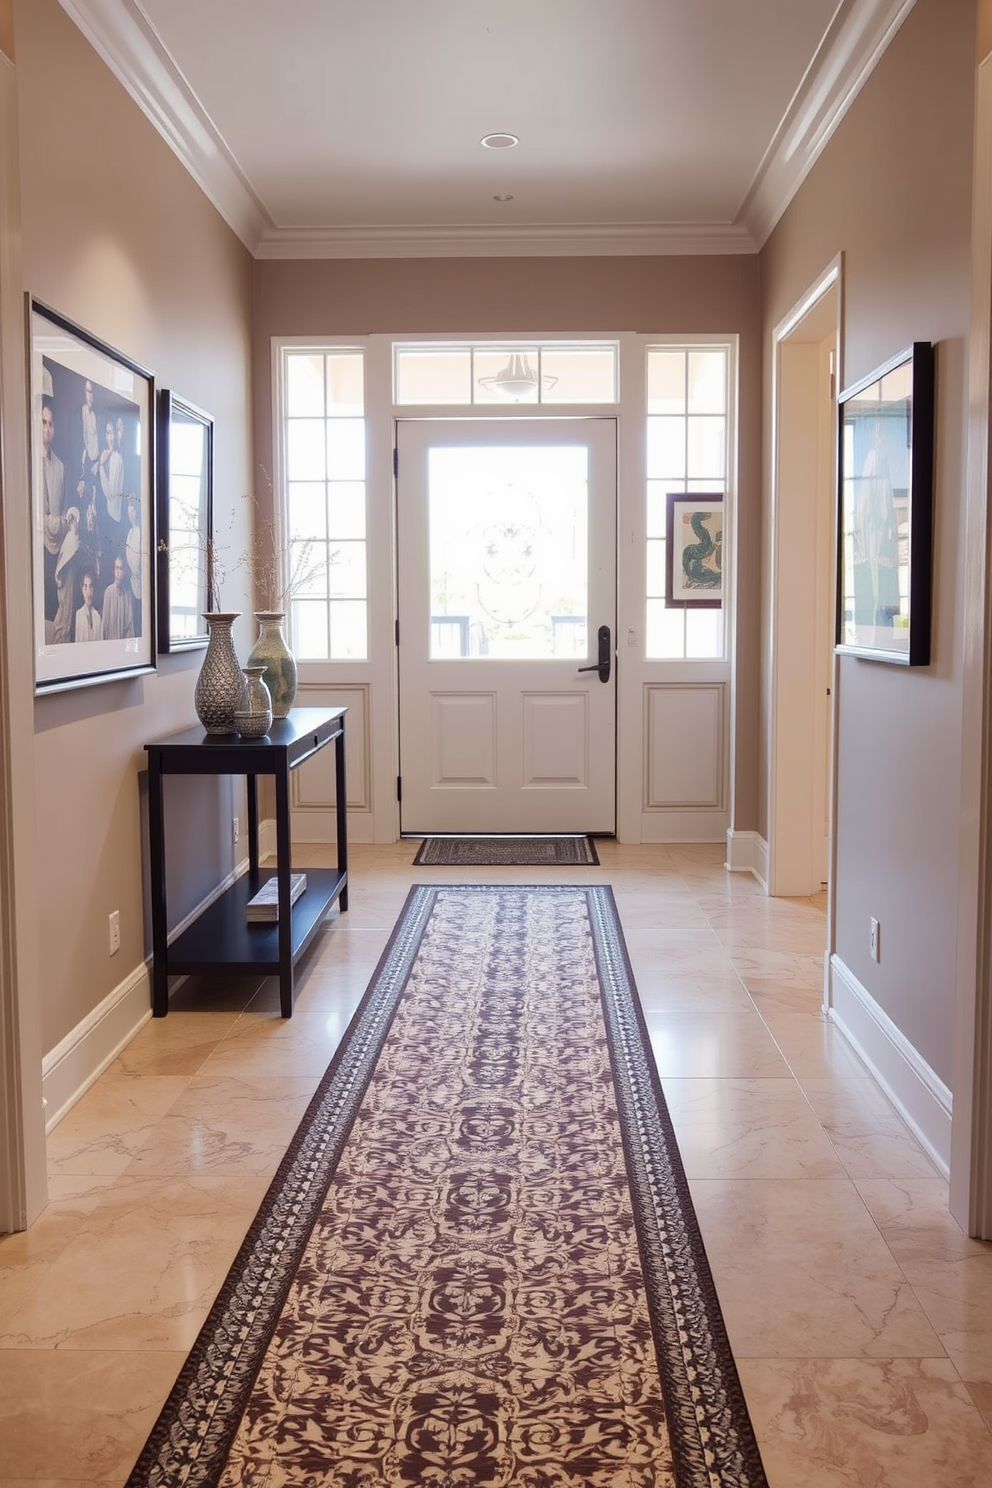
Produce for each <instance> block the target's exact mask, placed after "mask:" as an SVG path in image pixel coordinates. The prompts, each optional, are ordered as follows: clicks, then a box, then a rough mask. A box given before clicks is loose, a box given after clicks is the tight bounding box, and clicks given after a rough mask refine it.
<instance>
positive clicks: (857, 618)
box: [836, 341, 935, 666]
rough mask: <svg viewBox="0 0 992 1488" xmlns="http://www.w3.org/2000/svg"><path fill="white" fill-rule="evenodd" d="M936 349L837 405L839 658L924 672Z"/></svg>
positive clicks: (910, 350) (900, 363)
mask: <svg viewBox="0 0 992 1488" xmlns="http://www.w3.org/2000/svg"><path fill="white" fill-rule="evenodd" d="M934 362H935V357H934V348H933V345H932V344H931V343H930V342H929V341H914V342H913V344H912V346H909V347H907V348H906V349H905V350H904V351H901V352H899V353H897V355H895V356H893V357H892V358H890V360H889V361H887V362H885V363H884V365H883V366H881V367H878V368H876V370H875V371H874V372H872V373H870V374H869V376H867V377H864V378H862V379H861V381H860V382H856V383H854V384H853V385H852V386H851V387H849V388H845V390H844V391H843V392H842V393H841V394H840V396H839V398H838V400H837V425H838V431H837V486H838V522H837V544H838V546H837V629H836V649H837V651H838V652H840V653H847V654H850V655H852V656H861V657H866V658H867V659H869V660H872V661H886V662H894V663H896V664H898V665H900V666H928V665H929V664H930V639H931V609H932V588H933V447H934V446H933V440H934Z"/></svg>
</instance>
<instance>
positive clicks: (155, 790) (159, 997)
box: [148, 750, 169, 1018]
mask: <svg viewBox="0 0 992 1488" xmlns="http://www.w3.org/2000/svg"><path fill="white" fill-rule="evenodd" d="M148 856H149V859H150V865H149V866H150V869H151V901H152V904H151V907H152V1016H153V1017H155V1018H164V1017H165V1015H166V1013H167V1012H168V1011H169V969H168V956H169V932H168V910H167V907H166V897H165V807H164V802H163V799H162V769H161V761H160V759H159V757H158V755H157V754H156V753H155V751H154V750H152V751H151V752H150V753H149V756H148Z"/></svg>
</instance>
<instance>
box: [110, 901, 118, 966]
mask: <svg viewBox="0 0 992 1488" xmlns="http://www.w3.org/2000/svg"><path fill="white" fill-rule="evenodd" d="M120 948H121V912H120V910H119V909H115V910H114V911H113V913H112V914H111V916H110V954H111V955H112V956H116V955H117V952H118V951H119V950H120Z"/></svg>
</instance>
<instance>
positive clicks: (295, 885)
mask: <svg viewBox="0 0 992 1488" xmlns="http://www.w3.org/2000/svg"><path fill="white" fill-rule="evenodd" d="M306 886H307V876H306V874H305V873H292V874H290V879H289V902H290V904H295V903H296V901H297V899H299V897H300V895H301V894H302V893H303V890H304V889H305V888H306ZM278 918H279V879H278V878H277V877H276V875H275V874H273V876H272V877H271V878H270V879H269V880H268V881H267V882H266V883H264V884H263V885H262V887H261V888H260V889H259V891H258V893H257V894H255V895H253V897H252V898H251V899H249V900H248V920H249V922H252V921H258V920H262V921H272V920H278Z"/></svg>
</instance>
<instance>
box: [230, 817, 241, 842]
mask: <svg viewBox="0 0 992 1488" xmlns="http://www.w3.org/2000/svg"><path fill="white" fill-rule="evenodd" d="M231 828H232V832H233V835H234V845H235V847H237V845H238V843H239V842H240V841H241V823H240V822H239V820H238V818H237V817H234V818H233V820H232V822H231Z"/></svg>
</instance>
